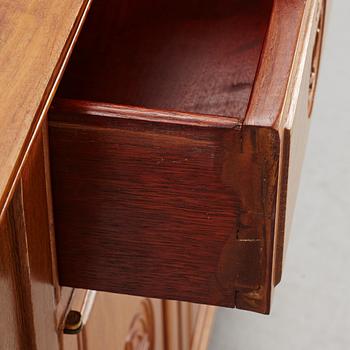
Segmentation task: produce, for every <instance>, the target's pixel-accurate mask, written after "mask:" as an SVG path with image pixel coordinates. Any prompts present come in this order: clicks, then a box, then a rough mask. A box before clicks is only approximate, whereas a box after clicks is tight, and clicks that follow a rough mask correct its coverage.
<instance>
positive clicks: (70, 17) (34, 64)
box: [0, 0, 90, 215]
mask: <svg viewBox="0 0 350 350" xmlns="http://www.w3.org/2000/svg"><path fill="white" fill-rule="evenodd" d="M89 2H90V1H88V0H64V1H62V0H52V1H38V0H16V1H13V0H3V1H1V2H0V13H1V21H0V32H1V44H0V47H1V50H0V67H1V70H0V89H1V95H0V105H1V109H0V130H1V138H0V214H1V215H2V213H3V211H4V208H5V206H4V205H5V203H6V202H9V200H10V198H11V194H12V193H13V191H14V188H15V186H14V184H15V179H16V177H17V176H18V171H19V169H20V167H21V166H22V165H23V164H24V163H23V159H24V156H25V154H26V151H27V149H28V146H29V144H30V143H31V142H32V140H33V137H34V136H35V133H36V132H37V130H38V126H39V124H40V122H41V120H42V119H43V118H44V115H45V112H46V111H47V109H48V107H49V104H50V101H51V99H52V97H53V94H54V91H55V88H56V87H57V84H58V81H59V79H60V77H61V76H62V73H63V67H64V66H65V64H66V62H67V59H68V56H69V53H70V51H71V49H72V43H73V42H75V40H76V38H77V36H76V34H77V33H78V31H79V27H80V26H81V23H82V20H83V18H84V16H85V14H86V11H85V10H86V8H87V7H88V5H89Z"/></svg>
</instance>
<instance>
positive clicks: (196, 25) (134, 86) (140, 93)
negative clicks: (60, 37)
mask: <svg viewBox="0 0 350 350" xmlns="http://www.w3.org/2000/svg"><path fill="white" fill-rule="evenodd" d="M270 6H271V5H269V4H268V2H267V1H266V2H261V1H227V0H221V1H209V0H206V1H198V0H191V1H184V0H182V1H164V0H153V1H135V0H134V1H121V0H120V1H109V4H106V2H103V3H102V2H98V1H96V2H95V3H94V4H93V5H92V9H91V13H90V16H89V18H88V20H87V23H86V26H85V28H84V30H83V32H82V35H81V37H80V39H79V42H78V48H77V50H76V52H75V54H74V55H73V57H72V60H71V63H70V65H69V67H68V69H67V72H66V75H65V78H64V79H63V82H62V85H61V89H60V91H59V92H58V94H59V95H60V96H63V97H67V96H69V97H71V98H76V99H88V100H93V101H99V102H111V103H117V104H123V105H133V106H142V107H147V108H156V109H168V110H177V111H184V112H194V113H202V114H203V113H205V114H213V115H223V116H228V117H231V116H233V117H239V118H240V119H243V118H244V115H245V111H246V109H247V105H248V101H249V96H250V92H251V89H252V84H253V82H254V77H255V72H256V68H257V65H258V61H259V56H260V52H261V47H262V43H263V40H264V35H265V32H266V29H267V24H268V20H269V15H270ZM111 9H113V10H111ZM92 53H93V54H92ZM87 72H88V73H87Z"/></svg>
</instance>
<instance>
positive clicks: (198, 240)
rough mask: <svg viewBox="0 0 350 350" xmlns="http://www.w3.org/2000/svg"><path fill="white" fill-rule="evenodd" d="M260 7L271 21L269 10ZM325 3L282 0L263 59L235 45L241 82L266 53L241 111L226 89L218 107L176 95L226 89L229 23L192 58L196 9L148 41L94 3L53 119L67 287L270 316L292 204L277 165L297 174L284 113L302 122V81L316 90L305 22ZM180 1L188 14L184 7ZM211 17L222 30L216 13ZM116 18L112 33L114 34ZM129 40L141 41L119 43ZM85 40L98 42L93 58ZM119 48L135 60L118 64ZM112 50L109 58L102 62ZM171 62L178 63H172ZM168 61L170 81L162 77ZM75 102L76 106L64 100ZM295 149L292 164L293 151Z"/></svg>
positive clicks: (124, 16) (123, 15) (243, 20)
mask: <svg viewBox="0 0 350 350" xmlns="http://www.w3.org/2000/svg"><path fill="white" fill-rule="evenodd" d="M157 4H158V2H157ZM231 4H234V5H232V6H233V7H232V8H235V9H239V10H240V11H243V12H240V11H238V12H237V13H238V14H239V18H240V19H239V20H237V21H236V23H237V24H238V26H237V30H238V31H240V30H241V28H243V27H244V25H246V24H247V23H248V22H249V21H248V22H247V18H248V17H245V14H247V13H248V12H247V10H248V9H250V7H249V5H247V4H246V5H242V3H241V2H235V3H231ZM261 4H263V6H264V9H265V12H264V13H265V15H264V16H265V17H264V18H265V20H266V18H268V17H266V16H267V14H268V13H269V11H268V9H270V7H269V4H270V3H269V2H264V3H261ZM319 4H320V0H308V1H306V2H304V1H301V0H294V1H292V2H291V1H286V0H276V1H275V2H274V5H273V8H272V16H271V20H270V23H269V26H268V30H267V34H266V37H265V40H264V45H263V48H262V49H261V45H260V51H261V56H260V51H259V55H257V54H256V51H254V52H255V54H253V53H252V51H250V50H242V51H239V49H238V48H237V47H235V46H232V49H233V50H235V51H237V50H238V52H239V53H243V56H238V57H239V58H238V59H237V60H238V61H237V62H236V61H235V60H234V59H233V60H232V62H231V63H232V66H230V67H231V68H232V69H233V70H234V71H237V75H238V76H239V74H240V72H238V70H239V68H242V67H243V68H242V71H243V72H244V69H245V68H246V67H250V68H249V70H250V69H251V68H252V67H253V65H250V64H251V62H252V61H251V60H250V59H251V58H254V59H257V57H258V56H259V57H260V61H259V65H258V70H257V71H256V64H257V61H254V62H255V63H254V65H255V68H254V69H253V70H254V72H255V71H256V74H255V73H254V74H253V75H252V79H253V80H251V83H250V87H251V86H252V83H253V81H254V86H253V89H252V94H251V95H250V92H249V94H248V95H244V96H242V95H239V94H238V95H235V92H232V94H233V95H235V96H236V97H237V98H238V99H239V100H240V101H241V102H244V103H243V104H245V106H246V107H247V105H248V99H247V98H246V97H247V96H249V98H250V100H249V106H248V109H247V113H246V114H245V110H246V107H245V108H243V109H242V108H241V107H239V104H234V103H233V104H231V103H229V102H228V104H225V103H226V102H227V101H229V100H225V99H226V97H227V95H225V92H222V95H220V97H219V98H218V99H217V102H218V106H219V108H217V109H215V108H214V109H212V107H213V105H210V104H209V105H205V104H200V105H196V106H199V107H200V108H199V109H195V108H192V107H193V105H192V106H191V105H188V104H186V98H184V96H182V95H181V92H179V91H180V90H181V89H180V90H179V89H178V88H177V87H176V84H178V83H179V84H180V85H181V86H182V87H184V91H186V93H188V96H190V99H192V100H194V101H195V100H196V98H197V97H198V96H200V99H202V97H203V98H204V99H208V96H207V95H205V94H206V93H207V91H209V90H211V89H209V88H208V86H206V85H205V84H204V83H203V82H202V79H204V78H203V76H204V77H206V78H207V79H208V80H209V81H210V83H211V82H214V85H215V84H217V86H222V85H221V83H222V82H223V80H222V75H221V73H222V72H221V71H220V69H221V68H220V67H221V63H222V56H221V54H223V56H226V51H225V50H221V49H220V47H221V46H220V45H221V41H227V42H228V37H227V32H226V30H227V31H229V28H230V26H227V27H226V26H225V25H224V26H223V28H224V30H223V32H220V31H219V30H217V27H216V26H215V25H214V26H212V27H211V29H213V28H214V29H213V32H210V35H209V34H208V33H207V32H205V31H204V33H205V35H204V36H205V38H206V39H208V38H210V39H211V40H213V41H210V40H209V41H208V40H204V41H203V43H201V45H204V46H201V47H200V50H199V51H200V52H202V56H201V57H195V59H194V58H193V56H192V52H191V50H189V51H188V52H187V51H186V50H184V55H183V56H181V55H180V53H179V52H180V51H181V50H179V48H180V47H181V45H180V44H179V42H178V40H180V39H181V40H180V41H181V42H183V41H184V42H186V43H191V44H193V40H194V39H193V38H194V37H193V36H192V35H193V33H194V32H193V31H192V29H193V30H194V31H196V30H197V26H198V21H199V22H201V21H207V20H208V18H207V17H206V15H207V16H208V14H205V13H203V12H198V11H197V12H196V11H194V12H193V11H192V10H191V9H192V7H191V6H192V5H193V6H194V8H196V3H195V4H194V3H193V4H192V3H191V6H189V9H187V10H188V11H189V12H188V13H187V12H186V14H187V16H188V18H187V17H186V16H185V18H183V17H181V16H180V14H179V13H180V12H181V11H178V12H177V11H176V8H175V9H173V10H174V12H173V16H170V15H169V16H170V17H169V18H170V19H171V26H172V31H171V35H170V34H169V33H170V32H169V31H167V26H166V25H164V28H163V22H162V21H161V20H160V21H159V23H160V24H159V23H157V25H158V24H159V26H160V27H161V28H162V29H164V32H161V30H159V29H158V31H159V32H161V33H160V34H159V37H158V36H155V41H153V39H154V36H153V35H149V33H148V31H147V30H145V29H144V25H145V22H144V20H142V19H140V18H139V17H138V12H137V11H136V12H135V11H131V10H130V8H129V7H128V6H126V8H124V12H120V8H119V5H120V3H119V2H117V3H116V5H115V6H116V12H115V13H117V14H118V16H120V18H119V22H116V21H115V19H114V17H113V16H112V19H111V18H110V16H108V15H106V14H105V13H104V11H103V9H101V7H99V6H98V5H96V6H97V7H95V8H94V9H95V10H96V12H93V16H92V17H90V21H89V23H88V26H87V29H86V31H85V39H84V35H83V40H82V42H81V45H80V47H78V48H77V52H76V54H75V56H74V60H73V63H72V65H71V66H70V68H69V72H68V74H67V77H66V79H65V81H64V83H63V84H62V86H61V89H60V92H59V95H60V96H64V97H65V98H66V99H57V100H56V103H55V104H54V106H53V108H52V110H51V114H50V120H51V121H50V124H49V126H50V149H51V163H52V173H53V178H52V181H53V200H54V211H55V220H56V229H57V241H58V246H57V248H58V267H59V275H60V281H61V283H62V284H63V285H67V286H75V287H81V288H90V289H98V290H104V291H112V292H117V293H125V294H135V295H141V296H147V297H158V298H166V299H174V300H186V301H190V302H197V303H205V304H214V305H221V306H229V307H238V308H241V309H247V310H252V311H257V312H261V313H268V312H269V310H270V303H271V291H272V286H273V285H275V284H276V283H277V282H278V280H279V277H276V276H280V271H281V258H280V257H281V252H282V250H281V247H283V244H284V240H283V230H284V223H283V222H282V221H283V217H284V212H286V210H288V212H291V211H289V208H292V205H289V204H288V208H287V207H286V205H283V203H282V201H283V198H287V194H286V187H285V186H283V184H284V183H285V181H286V179H287V176H286V173H285V169H286V168H288V169H289V168H290V170H288V171H291V172H293V174H292V176H290V177H289V178H290V179H296V178H297V177H298V174H299V170H300V169H299V166H293V164H292V163H288V160H289V159H290V158H288V157H286V154H288V152H289V151H288V147H287V146H288V145H289V144H288V145H287V146H286V144H285V141H287V143H288V140H289V139H288V134H286V133H285V130H284V129H285V127H286V122H288V120H290V118H289V117H288V113H286V111H287V110H289V111H294V112H292V113H291V114H289V115H290V116H292V117H294V115H296V114H298V115H300V117H298V119H297V120H303V119H302V118H303V117H304V116H305V117H306V118H307V116H308V114H307V110H308V108H306V110H305V108H304V107H305V103H304V102H305V101H310V98H309V93H310V91H309V90H308V89H306V88H303V89H300V86H303V87H308V86H309V82H310V71H311V66H312V63H311V59H310V57H311V54H312V51H313V47H314V44H315V30H314V31H313V32H312V33H313V34H312V35H311V34H308V33H309V31H308V28H311V27H312V28H315V25H316V24H317V21H318V18H319V12H318V11H316V10H315V9H317V6H319ZM221 5H222V7H221V10H223V9H224V10H225V11H226V12H227V13H226V14H227V17H230V16H231V15H232V13H231V12H230V11H229V10H231V9H232V8H231V7H225V6H227V3H226V2H222V4H221ZM178 6H180V9H182V7H181V6H182V3H180V4H179V5H178ZM235 6H238V7H235ZM240 6H242V7H240ZM175 7H176V6H175ZM219 7H220V6H219ZM131 8H132V9H133V10H134V7H132V6H131ZM141 8H142V9H143V10H145V11H146V14H145V18H146V19H154V18H157V17H154V16H157V14H156V15H155V14H153V13H151V14H149V13H148V12H147V8H148V7H147V6H146V4H145V3H143V6H141ZM209 8H210V9H212V8H211V7H210V6H209ZM168 10H169V9H168ZM129 11H131V12H129ZM225 11H224V12H225ZM165 13H167V12H166V11H165ZM169 13H172V12H171V11H170V12H169ZM254 13H255V12H254V11H253V12H252V14H253V16H256V13H255V15H254ZM214 14H215V15H214V17H215V16H217V17H218V19H219V22H220V23H221V21H224V22H225V20H224V19H225V18H226V17H225V16H223V15H222V13H221V14H220V13H219V14H218V13H216V12H215V11H214ZM158 15H159V14H158ZM104 16H106V17H104ZM147 16H150V17H147ZM192 16H194V17H192ZM196 16H197V17H196ZM165 17H166V16H165ZM101 18H102V19H105V20H101ZM166 18H168V17H166ZM188 19H189V20H190V22H189V23H191V25H189V27H188V28H189V29H188V37H189V38H184V37H186V35H187V34H186V33H187V32H186V33H185V32H181V33H179V31H178V30H180V29H179V27H178V26H177V24H178V23H183V22H182V21H183V20H185V21H187V20H188ZM174 21H175V22H174ZM178 21H180V22H178ZM257 21H258V22H259V20H257ZM192 22H193V23H192ZM111 23H118V25H115V26H114V27H113V29H111ZM186 23H187V22H186ZM249 23H250V22H249ZM259 23H260V22H259ZM315 23H316V24H315ZM137 24H139V26H140V28H139V27H138V26H137ZM135 26H136V27H135ZM134 27H135V28H136V29H135V28H134ZM185 27H186V25H185ZM130 28H134V29H130ZM150 28H151V29H150V30H153V29H152V28H153V27H152V26H151V27H150ZM157 28H158V27H157ZM186 28H187V27H186ZM249 28H251V27H249ZM260 28H262V27H260ZM93 29H95V30H93ZM111 30H112V33H110V31H111ZM181 30H182V29H181ZM130 31H131V32H130ZM107 33H108V35H107ZM116 33H117V34H116ZM130 33H131V34H130ZM152 33H153V32H152ZM248 33H250V32H249V30H248ZM259 33H260V34H262V33H263V31H262V30H259ZM264 33H265V32H264ZM310 33H311V32H310ZM109 34H110V36H109ZM207 34H208V37H207V36H206V35H207ZM124 35H125V37H124ZM129 35H131V36H129ZM133 35H135V36H133ZM212 35H213V36H215V38H214V39H212V38H211V36H212ZM139 36H140V37H141V38H143V39H144V40H141V39H140V38H139ZM89 37H90V38H91V39H92V40H91V41H90V42H89V40H88V38H89ZM131 37H132V38H134V39H135V38H136V37H137V38H138V39H140V40H141V41H137V40H136V39H135V40H126V39H125V38H129V39H130V38H131ZM111 38H112V39H111ZM215 39H216V40H217V41H219V44H218V45H219V46H220V47H219V46H215V48H216V49H217V50H214V51H216V54H217V58H218V61H217V62H219V63H218V65H216V63H217V62H215V64H207V63H208V62H211V60H212V57H213V56H212V54H213V50H212V46H211V45H212V44H213V45H214V43H215V45H216V44H217V42H216V40H215ZM248 39H249V35H248V36H247V37H243V40H244V42H245V43H246V44H247V47H249V48H251V46H250V45H251V44H249V43H250V41H249V40H248ZM186 40H188V42H187V41H186ZM260 42H262V40H260ZM121 44H122V45H121ZM133 44H135V57H134V56H133V55H132V53H133V51H132V50H133V46H132V45H133ZM158 44H159V45H158ZM207 44H208V46H206V45H207ZM91 45H97V46H96V50H95V51H92V50H91ZM118 45H121V46H120V47H123V49H124V47H125V52H126V55H127V57H129V58H130V57H132V59H129V60H128V59H127V58H126V57H123V55H124V53H123V50H122V49H120V47H119V46H118ZM138 45H140V47H141V48H142V50H140V51H138ZM185 46H186V45H185ZM190 46H191V45H190ZM116 47H117V48H119V49H116ZM161 48H162V50H161ZM255 48H256V47H255ZM88 49H90V50H88ZM182 51H183V50H182ZM182 51H181V52H182ZM141 52H144V53H145V57H146V59H145V62H146V65H145V71H142V70H140V67H141V64H140V62H141V61H140V60H141V56H142V55H141ZM163 52H164V53H165V56H162V53H163ZM307 52H309V53H310V52H311V54H309V56H308V57H309V59H304V58H305V57H306V56H305V55H306V53H307ZM87 53H89V55H88V54H87ZM107 53H110V55H111V57H112V58H111V60H112V61H110V62H109V61H108V60H109V58H106V59H107V61H103V60H102V59H101V57H106V56H108V54H107ZM169 57H170V58H174V57H175V60H174V61H172V60H171V59H170V61H168V60H167V58H169ZM230 57H231V56H230ZM232 57H233V56H232ZM134 58H135V60H134ZM208 58H209V61H206V60H207V59H208ZM115 59H117V62H118V63H119V64H120V66H121V67H123V69H122V70H121V71H119V68H118V66H119V64H118V65H117V68H115V66H114V65H113V62H114V60H115ZM193 59H194V61H193ZM199 59H203V62H204V63H203V67H204V69H203V71H199V70H196V69H194V70H191V74H192V73H193V74H194V77H197V80H196V79H192V76H191V74H188V72H187V71H186V70H184V71H183V70H182V68H181V67H186V64H187V63H188V64H189V66H190V67H192V63H193V62H197V60H199ZM119 60H120V61H119ZM181 60H183V62H182V61H181ZM169 62H170V63H171V64H170V65H168V63H169ZM238 63H239V64H238ZM195 66H196V68H197V66H200V64H197V63H196V65H195ZM170 67H174V69H175V71H176V73H177V74H176V75H175V76H172V75H170V76H169V74H168V73H169V72H168V71H167V70H168V69H170ZM208 67H210V68H208ZM295 67H297V69H296V68H295ZM134 68H135V69H136V70H135V72H136V73H135V72H134V71H133V69H134ZM163 68H164V69H165V71H162V69H163ZM177 69H178V70H177ZM211 69H212V70H211ZM225 69H226V68H225ZM225 69H224V71H226V70H225ZM300 71H302V72H303V74H302V75H300V74H299V73H298V72H300ZM183 72H185V73H186V74H182V73H183ZM90 73H91V74H90ZM134 73H135V76H134ZM201 73H203V76H202V75H201ZM212 74H213V75H215V76H216V77H217V80H215V79H213V78H212ZM138 77H140V79H138ZM299 77H301V79H300V80H298V81H299V83H298V84H296V83H295V81H296V80H295V79H299ZM99 79H101V80H99ZM177 79H178V80H177ZM187 79H188V80H187ZM254 79H255V80H254ZM193 81H196V83H197V81H198V82H199V84H198V85H197V84H194V83H193ZM174 82H175V83H174ZM173 83H174V84H175V85H172V84H173ZM188 83H189V85H187V84H188ZM168 84H169V85H168ZM180 85H179V86H180ZM96 86H98V88H96ZM159 87H160V89H158V88H159ZM188 87H190V89H189V90H188V89H187V88H188ZM207 88H208V90H207ZM203 91H204V95H203V96H202V95H201V93H202V92H203ZM213 91H214V92H215V91H216V90H215V89H214V90H213ZM197 93H198V94H197ZM214 95H215V94H214ZM233 95H230V96H231V97H232V96H233ZM301 95H302V96H301ZM179 96H180V98H179ZM77 97H78V98H80V99H82V100H75V99H72V100H69V99H67V98H77ZM131 97H132V99H131V100H128V99H129V98H131ZM124 98H125V99H124ZM88 100H93V102H92V101H88ZM209 100H210V98H209ZM311 100H312V97H311ZM106 101H108V103H106ZM225 101H226V102H225ZM184 102H185V103H184ZM125 103H126V104H131V105H128V106H125V105H123V104H125ZM308 104H310V102H307V103H306V105H307V106H308ZM222 105H224V107H223V108H224V110H221V109H220V108H221V107H222ZM225 106H229V109H225V108H226V107H225ZM291 106H292V107H293V106H294V107H295V106H296V107H295V108H294V107H293V108H292V109H291V108H290V107H291ZM150 107H151V108H150ZM298 108H299V109H300V113H299V112H298V111H299V109H298ZM167 109H173V111H168V110H167ZM304 110H305V113H304ZM304 114H306V115H304ZM300 118H301V119H300ZM304 126H305V125H304V124H303V123H301V124H300V123H298V124H297V126H296V129H297V130H298V134H299V135H302V134H303V135H306V133H305V132H304V131H305V130H306V129H305V128H304ZM304 129H305V130H304ZM286 135H287V136H286ZM285 136H286V138H284V137H285ZM294 139H295V138H294ZM303 139H304V140H305V138H304V136H303ZM295 140H296V139H295ZM294 142H295V141H294ZM298 143H300V142H298ZM303 143H304V141H303ZM295 144H296V142H295ZM300 144H301V143H300ZM301 152H302V151H301ZM293 153H295V157H297V155H296V153H299V151H296V150H295V151H293ZM293 157H294V156H293ZM297 158H299V157H297ZM286 162H287V163H286ZM293 163H294V162H293ZM285 164H287V167H286V166H285ZM295 164H296V163H295ZM298 164H299V163H298ZM289 165H291V166H289ZM283 169H284V172H283V171H282V170H283ZM288 176H289V175H288ZM293 192H294V191H293ZM291 195H292V196H293V194H291ZM281 203H282V204H281ZM290 203H291V201H290ZM288 215H289V214H288ZM281 222H282V224H281Z"/></svg>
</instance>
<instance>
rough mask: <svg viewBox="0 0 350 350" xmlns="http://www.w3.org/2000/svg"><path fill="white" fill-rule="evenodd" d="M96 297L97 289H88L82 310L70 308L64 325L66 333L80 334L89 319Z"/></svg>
mask: <svg viewBox="0 0 350 350" xmlns="http://www.w3.org/2000/svg"><path fill="white" fill-rule="evenodd" d="M95 297H96V291H95V290H88V291H87V292H86V295H85V298H84V303H83V306H82V308H81V311H76V310H70V311H69V313H68V315H67V317H66V322H65V325H64V329H63V333H64V334H79V333H80V331H81V330H82V328H83V327H84V325H85V324H86V323H87V321H88V320H89V316H90V313H91V310H92V307H93V305H94V301H95Z"/></svg>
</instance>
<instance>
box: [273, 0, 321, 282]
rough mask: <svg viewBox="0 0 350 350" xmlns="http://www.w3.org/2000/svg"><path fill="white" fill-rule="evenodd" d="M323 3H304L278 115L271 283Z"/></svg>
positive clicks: (295, 179) (290, 207)
mask: <svg viewBox="0 0 350 350" xmlns="http://www.w3.org/2000/svg"><path fill="white" fill-rule="evenodd" d="M326 5H327V2H326V1H324V0H318V1H314V2H312V1H310V2H308V3H307V11H306V14H307V15H306V16H304V20H303V22H302V24H301V30H300V40H299V42H298V46H297V49H296V52H297V53H298V54H297V55H295V59H294V62H293V67H292V71H291V79H290V81H289V86H288V87H287V95H286V99H285V103H284V106H283V109H282V112H281V120H282V121H284V124H281V128H280V138H281V144H282V147H281V160H280V170H279V181H280V185H279V190H278V193H277V218H276V236H277V238H276V243H275V245H276V254H275V275H274V284H277V283H279V281H280V280H281V277H282V267H283V260H284V256H285V254H286V248H287V243H288V239H289V235H290V231H291V226H292V219H293V213H294V207H295V203H296V198H297V194H298V186H299V179H300V174H301V168H302V164H303V159H304V153H305V147H306V143H307V136H308V133H309V128H310V124H311V119H312V116H311V112H312V105H313V99H314V95H315V89H316V83H317V75H318V67H319V64H320V53H321V47H322V37H323V31H324V20H325V13H326V9H327V6H326Z"/></svg>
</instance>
